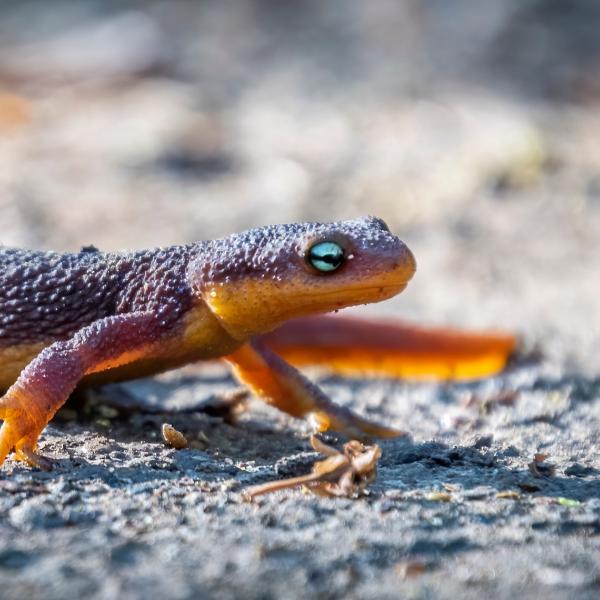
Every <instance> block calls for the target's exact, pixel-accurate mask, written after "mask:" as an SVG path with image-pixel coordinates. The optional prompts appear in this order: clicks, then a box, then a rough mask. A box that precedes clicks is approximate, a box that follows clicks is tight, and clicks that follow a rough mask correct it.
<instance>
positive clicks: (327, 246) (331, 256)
mask: <svg viewBox="0 0 600 600" xmlns="http://www.w3.org/2000/svg"><path fill="white" fill-rule="evenodd" d="M307 258H308V262H309V263H310V264H311V265H312V266H313V267H314V268H315V269H316V270H317V271H321V273H331V272H332V271H335V270H336V269H338V268H339V267H341V265H342V263H343V262H344V249H343V248H342V247H341V246H340V245H339V244H336V243H335V242H319V243H318V244H315V245H314V246H312V248H310V250H309V251H308V255H307Z"/></svg>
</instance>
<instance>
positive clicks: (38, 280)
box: [0, 217, 414, 348]
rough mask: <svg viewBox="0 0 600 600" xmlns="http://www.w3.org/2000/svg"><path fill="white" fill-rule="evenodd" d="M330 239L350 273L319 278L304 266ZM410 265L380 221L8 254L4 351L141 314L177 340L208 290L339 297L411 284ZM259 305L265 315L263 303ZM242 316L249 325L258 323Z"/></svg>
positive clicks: (0, 303)
mask: <svg viewBox="0 0 600 600" xmlns="http://www.w3.org/2000/svg"><path fill="white" fill-rule="evenodd" d="M323 239H327V240H330V241H338V242H339V243H340V244H342V245H343V247H344V248H345V251H346V254H347V255H348V261H347V265H346V266H344V268H342V269H340V270H339V272H338V273H336V275H335V277H333V278H331V277H330V278H327V277H322V276H321V275H320V274H317V273H315V272H314V271H311V269H310V268H309V267H308V266H307V263H306V261H305V260H304V255H305V253H306V251H307V250H308V248H309V247H310V246H311V245H312V244H313V243H315V242H317V241H320V240H323ZM350 259H352V260H350ZM411 261H412V262H411ZM406 265H408V267H407V266H406ZM411 265H414V259H413V258H412V255H411V254H410V251H409V250H408V249H407V248H406V246H404V244H403V243H402V242H401V241H400V240H399V239H398V238H397V237H396V236H394V235H392V234H391V233H390V232H389V230H388V228H387V226H386V225H385V223H384V222H383V221H381V220H380V219H376V218H374V217H368V218H363V219H355V220H352V221H340V222H336V223H296V224H291V225H272V226H267V227H261V228H257V229H250V230H248V231H244V232H241V233H238V234H234V235H231V236H229V237H226V238H222V239H219V240H213V241H206V242H197V243H195V244H190V245H186V246H171V247H167V248H157V249H154V250H146V251H139V252H126V253H104V252H100V251H98V250H96V249H95V248H93V247H87V248H83V249H82V250H81V252H79V253H71V254H59V253H56V252H40V251H30V250H20V249H14V248H2V247H0V348H2V347H10V346H18V345H27V344H37V343H49V342H52V341H55V340H63V339H68V338H70V337H72V336H73V335H74V334H75V333H76V332H77V331H79V330H80V329H82V328H83V327H85V326H86V325H90V324H91V323H95V322H97V321H100V320H101V319H104V318H106V317H109V316H118V315H123V314H128V313H136V312H146V313H151V314H152V315H154V317H155V318H156V323H157V325H158V326H159V328H161V329H162V331H164V332H167V331H169V332H171V335H175V334H176V327H173V326H174V324H176V323H177V322H178V321H180V320H181V317H182V315H184V314H185V313H186V312H188V311H189V310H190V308H192V307H193V306H195V305H198V304H199V303H203V302H204V301H205V299H204V297H203V293H204V291H205V290H206V288H207V287H208V286H225V287H227V284H228V283H235V282H237V283H239V282H240V281H241V282H245V281H247V280H253V281H264V282H265V283H266V284H267V283H268V284H269V285H265V286H262V285H261V286H260V287H261V288H263V287H264V291H262V290H261V291H259V292H252V293H257V294H258V295H260V294H262V293H264V294H265V297H266V296H267V295H271V296H283V295H286V294H287V296H288V297H290V296H295V295H299V297H302V296H304V297H306V296H307V295H311V294H313V293H314V292H319V291H326V290H333V292H334V293H335V292H336V290H337V289H338V288H339V289H343V287H344V286H348V285H350V284H354V283H356V281H358V282H360V281H361V280H362V279H365V280H366V279H367V278H368V277H375V278H376V279H377V278H378V277H379V274H381V276H383V275H384V274H386V273H389V272H392V271H393V270H394V269H396V268H400V267H402V268H406V269H407V270H408V271H409V274H408V275H407V277H410V276H411V275H412V271H411V268H412V267H411ZM375 283H376V284H377V285H379V282H378V281H376V282H375ZM232 287H233V286H232ZM254 301H255V302H257V303H258V304H261V305H263V307H264V306H265V303H264V302H263V299H261V298H259V297H256V298H254ZM232 303H233V304H235V302H233V300H232ZM211 308H212V307H211ZM242 308H243V307H242ZM268 308H269V307H268V306H267V307H266V309H268ZM333 308H337V306H335V305H331V306H326V307H325V309H326V310H332V309H333ZM241 313H242V317H241V318H242V319H245V320H246V321H251V320H252V319H253V316H254V315H252V314H249V315H245V314H244V313H243V310H241ZM264 318H265V319H266V320H268V315H266V316H265V317H264ZM249 329H251V327H250V328H249Z"/></svg>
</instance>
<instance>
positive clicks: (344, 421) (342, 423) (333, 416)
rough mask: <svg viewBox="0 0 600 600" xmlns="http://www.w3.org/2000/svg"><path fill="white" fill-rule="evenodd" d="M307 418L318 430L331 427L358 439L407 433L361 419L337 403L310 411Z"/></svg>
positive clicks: (391, 436)
mask: <svg viewBox="0 0 600 600" xmlns="http://www.w3.org/2000/svg"><path fill="white" fill-rule="evenodd" d="M309 419H310V421H311V423H312V424H313V425H314V426H315V429H316V431H318V432H320V431H327V430H328V429H332V430H333V431H337V432H338V433H342V434H344V435H346V436H347V437H349V438H352V439H358V440H365V439H369V438H373V437H378V438H395V437H403V436H407V435H408V433H407V432H406V431H401V430H399V429H393V428H392V427H386V426H385V425H380V424H379V423H375V422H373V421H369V420H368V419H363V417H360V416H359V415H357V414H356V413H354V412H352V411H351V410H349V409H347V408H345V407H342V406H337V405H332V406H331V407H330V408H329V409H328V410H327V411H315V412H312V413H311V414H310V417H309Z"/></svg>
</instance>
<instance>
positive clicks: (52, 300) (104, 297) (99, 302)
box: [0, 248, 117, 346]
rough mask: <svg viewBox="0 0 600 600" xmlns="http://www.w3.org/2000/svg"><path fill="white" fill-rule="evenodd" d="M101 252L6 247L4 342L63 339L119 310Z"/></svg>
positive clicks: (2, 255) (0, 314)
mask: <svg viewBox="0 0 600 600" xmlns="http://www.w3.org/2000/svg"><path fill="white" fill-rule="evenodd" d="M111 282H113V283H116V281H113V278H112V277H111V275H110V274H109V273H108V269H107V265H106V258H105V255H103V254H102V253H100V252H97V251H94V250H91V251H88V250H83V251H82V252H80V253H78V254H58V253H55V252H39V251H31V250H20V249H15V248H2V249H0V346H16V345H22V344H36V343H40V342H48V341H52V340H55V339H63V338H66V337H68V336H69V335H71V334H72V333H73V332H75V331H77V330H78V329H80V328H81V327H82V326H84V325H87V324H89V323H91V322H93V321H95V320H97V319H99V318H102V317H104V316H107V315H109V314H111V312H112V311H113V310H114V298H115V294H116V292H117V288H116V285H110V284H111Z"/></svg>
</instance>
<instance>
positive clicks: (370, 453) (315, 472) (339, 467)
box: [244, 436, 381, 500]
mask: <svg viewBox="0 0 600 600" xmlns="http://www.w3.org/2000/svg"><path fill="white" fill-rule="evenodd" d="M310 444H311V446H312V447H313V448H314V449H315V450H316V451H317V452H320V453H321V454H323V455H325V456H326V458H325V460H321V461H319V462H316V463H315V464H314V465H313V468H312V471H311V472H310V473H309V474H308V475H301V476H300V477H292V478H291V479H281V480H279V481H271V482H269V483H265V484H263V485H256V486H253V487H250V488H248V489H247V490H246V491H245V492H244V494H245V496H246V497H247V498H248V499H250V500H251V499H253V498H255V497H256V496H260V495H262V494H270V493H271V492H276V491H278V490H285V489H290V488H295V487H298V486H304V487H305V488H307V489H309V490H310V491H311V492H313V493H314V494H317V495H318V496H327V497H339V496H345V497H357V496H359V495H360V494H361V493H363V492H364V490H365V488H366V487H367V485H369V483H371V482H372V481H374V479H375V477H376V475H377V461H378V460H379V458H380V457H381V449H380V448H379V446H376V445H373V446H364V445H363V444H362V443H361V442H358V441H356V440H352V441H350V442H348V443H347V444H344V448H343V452H340V451H339V450H337V449H336V448H333V447H332V446H328V445H327V444H325V443H323V442H322V441H321V440H319V439H318V438H316V437H314V436H312V437H311V438H310Z"/></svg>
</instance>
